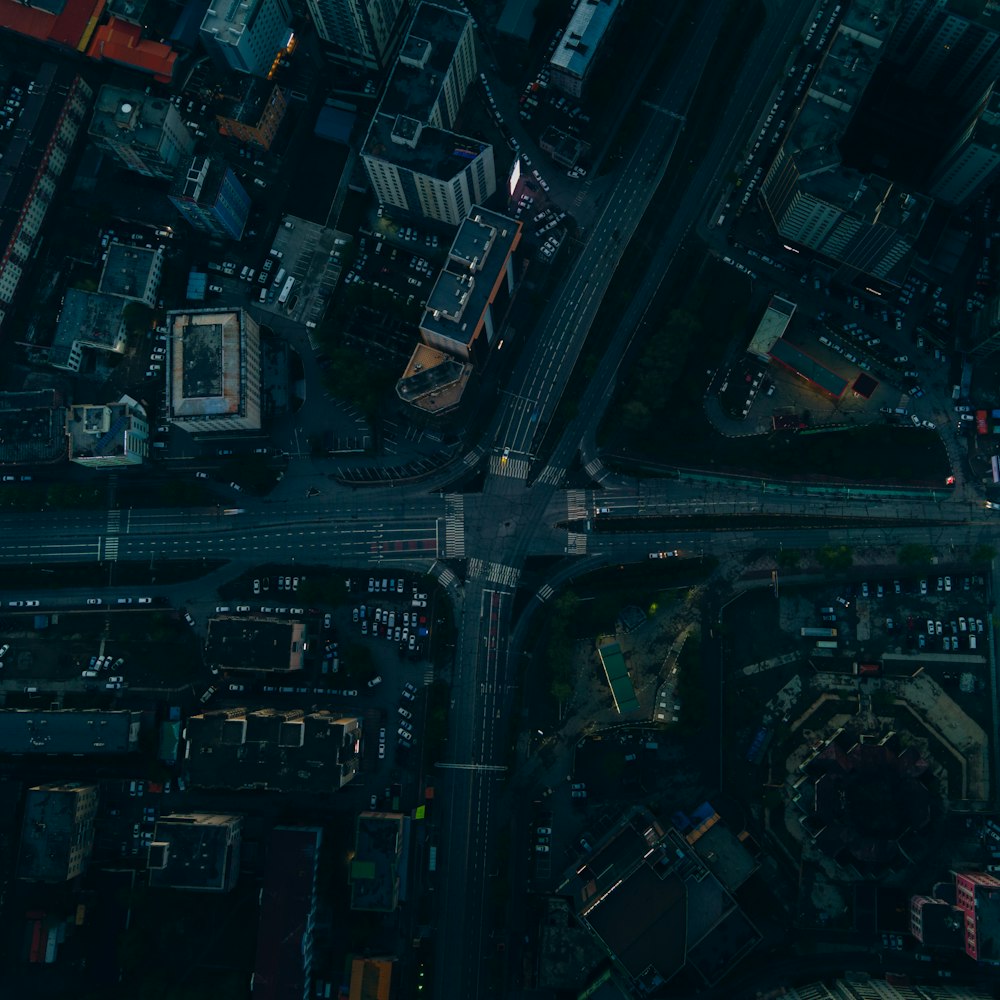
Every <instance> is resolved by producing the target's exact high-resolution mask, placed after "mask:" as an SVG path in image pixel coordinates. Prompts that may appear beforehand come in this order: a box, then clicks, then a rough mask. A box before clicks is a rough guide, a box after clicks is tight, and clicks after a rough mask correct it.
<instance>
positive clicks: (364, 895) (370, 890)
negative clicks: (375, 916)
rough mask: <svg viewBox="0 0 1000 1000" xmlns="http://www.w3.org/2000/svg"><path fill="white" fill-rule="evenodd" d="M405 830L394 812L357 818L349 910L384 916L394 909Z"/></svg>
mask: <svg viewBox="0 0 1000 1000" xmlns="http://www.w3.org/2000/svg"><path fill="white" fill-rule="evenodd" d="M405 828H406V822H405V820H404V817H403V816H401V815H399V814H398V813H372V812H363V813H361V815H360V816H358V822H357V827H356V831H355V845H354V857H353V859H352V860H351V869H350V882H351V909H352V910H376V911H380V912H383V913H388V912H390V911H392V910H394V909H395V908H396V903H397V902H398V899H399V863H400V857H401V855H402V852H403V841H404V836H405Z"/></svg>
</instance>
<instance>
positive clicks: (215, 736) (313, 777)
mask: <svg viewBox="0 0 1000 1000" xmlns="http://www.w3.org/2000/svg"><path fill="white" fill-rule="evenodd" d="M187 733H188V746H189V755H188V767H189V768H190V772H191V782H192V784H195V785H199V786H201V787H205V788H268V789H275V790H278V791H285V792H291V791H309V792H323V793H329V792H330V791H331V790H335V789H337V788H340V787H341V786H343V785H345V784H346V783H347V782H349V781H350V780H351V779H352V778H353V777H354V775H355V773H356V771H357V767H358V753H359V749H360V741H361V728H360V721H359V720H358V718H357V717H356V716H347V715H337V714H333V713H330V712H312V713H308V714H307V713H306V712H303V711H300V710H292V709H289V710H287V711H276V710H272V709H259V710H257V711H248V710H247V709H244V708H234V709H230V710H226V711H217V712H205V713H203V714H201V715H194V716H192V717H191V718H190V719H189V720H188V726H187Z"/></svg>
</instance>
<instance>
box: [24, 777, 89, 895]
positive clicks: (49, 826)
mask: <svg viewBox="0 0 1000 1000" xmlns="http://www.w3.org/2000/svg"><path fill="white" fill-rule="evenodd" d="M98 797H99V796H98V791H97V786H96V785H84V784H80V783H79V782H75V781H71V782H65V783H58V782H53V783H51V784H45V785H36V786H35V787H34V788H30V789H29V790H28V794H27V797H26V798H25V802H24V821H23V822H22V824H21V846H20V851H19V852H18V858H17V877H18V878H20V879H25V880H26V881H31V882H66V881H68V880H69V879H71V878H76V877H77V876H78V875H82V874H83V873H84V872H85V871H86V870H87V862H88V861H89V860H90V854H91V851H93V849H94V822H95V820H96V819H97V804H98Z"/></svg>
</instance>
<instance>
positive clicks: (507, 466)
mask: <svg viewBox="0 0 1000 1000" xmlns="http://www.w3.org/2000/svg"><path fill="white" fill-rule="evenodd" d="M530 467H531V465H530V462H529V461H528V459H526V458H518V457H516V456H514V455H511V456H510V458H508V459H507V460H506V461H504V458H503V456H502V455H490V474H491V475H494V476H505V477H507V478H508V479H527V478H528V469H529V468H530Z"/></svg>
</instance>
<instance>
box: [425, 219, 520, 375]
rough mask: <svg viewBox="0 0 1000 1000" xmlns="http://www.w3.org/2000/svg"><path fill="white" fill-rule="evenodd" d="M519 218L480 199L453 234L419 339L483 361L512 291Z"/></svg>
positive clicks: (463, 357)
mask: <svg viewBox="0 0 1000 1000" xmlns="http://www.w3.org/2000/svg"><path fill="white" fill-rule="evenodd" d="M521 228H522V227H521V223H520V222H518V221H517V220H516V219H509V218H507V216H505V215H500V214H499V213H497V212H490V211H488V210H487V209H485V208H482V207H481V206H479V205H476V206H474V207H473V208H472V210H471V211H470V212H469V214H468V217H467V218H465V219H463V220H462V224H461V225H460V226H459V228H458V232H457V233H456V234H455V238H454V240H453V241H452V244H451V246H450V247H449V248H448V258H447V260H446V262H445V265H444V267H443V268H442V270H441V271H440V272H439V273H438V276H437V280H436V281H435V282H434V286H433V288H432V289H431V291H430V294H429V295H428V296H427V306H426V308H425V310H424V314H423V317H422V318H421V320H420V337H421V340H423V342H424V343H425V344H427V345H428V346H429V347H434V348H437V349H438V350H440V351H445V352H446V353H448V354H451V355H452V356H453V357H456V358H459V359H460V360H462V361H468V362H471V363H472V364H474V365H476V366H477V367H482V366H483V364H484V363H485V362H486V359H487V358H488V357H489V354H490V350H491V349H492V348H493V347H494V346H495V345H496V343H497V340H498V338H499V333H500V328H501V325H502V322H503V318H504V315H505V314H506V311H507V306H508V305H509V304H510V300H511V296H512V295H513V293H514V282H515V275H514V261H513V256H514V251H515V250H517V248H518V246H519V245H520V242H521Z"/></svg>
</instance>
